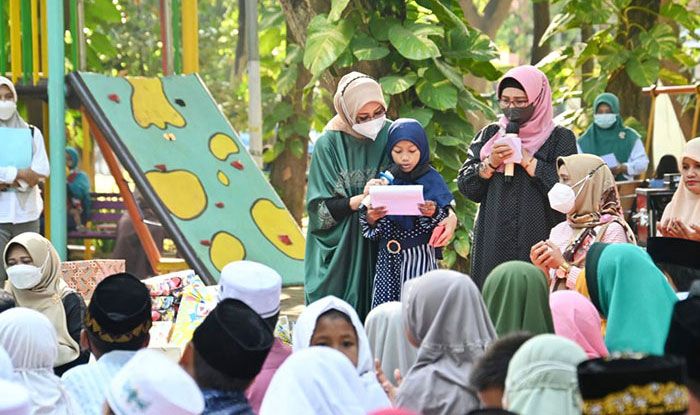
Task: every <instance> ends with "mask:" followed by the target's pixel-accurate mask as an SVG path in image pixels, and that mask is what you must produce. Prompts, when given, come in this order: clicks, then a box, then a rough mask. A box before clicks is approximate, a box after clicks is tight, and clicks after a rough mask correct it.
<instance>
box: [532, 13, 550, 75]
mask: <svg viewBox="0 0 700 415" xmlns="http://www.w3.org/2000/svg"><path fill="white" fill-rule="evenodd" d="M532 15H533V17H534V29H533V36H532V50H531V53H530V63H531V64H532V65H535V64H537V63H538V62H539V61H541V60H542V59H544V57H545V56H547V55H549V53H550V52H551V51H552V48H551V46H550V44H549V42H545V43H544V44H543V45H542V46H540V40H541V39H542V35H544V32H545V31H547V28H548V27H549V22H550V18H549V0H541V1H533V2H532Z"/></svg>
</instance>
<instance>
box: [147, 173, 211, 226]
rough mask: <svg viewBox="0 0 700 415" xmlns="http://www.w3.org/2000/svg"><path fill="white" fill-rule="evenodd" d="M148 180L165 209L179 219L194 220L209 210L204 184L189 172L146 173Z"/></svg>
mask: <svg viewBox="0 0 700 415" xmlns="http://www.w3.org/2000/svg"><path fill="white" fill-rule="evenodd" d="M146 179H148V181H149V182H150V183H151V186H153V190H155V191H156V194H158V197H159V198H160V200H161V201H163V204H164V205H165V207H167V208H168V210H169V211H170V213H172V214H173V215H175V217H177V218H178V219H182V220H190V219H194V218H196V217H197V216H199V215H201V214H202V212H204V209H206V208H207V194H206V192H205V191H204V186H202V182H200V181H199V179H198V178H197V176H195V175H194V174H192V173H190V172H189V171H187V170H173V171H166V172H161V171H157V170H153V171H149V172H147V173H146ZM183 189H187V191H183Z"/></svg>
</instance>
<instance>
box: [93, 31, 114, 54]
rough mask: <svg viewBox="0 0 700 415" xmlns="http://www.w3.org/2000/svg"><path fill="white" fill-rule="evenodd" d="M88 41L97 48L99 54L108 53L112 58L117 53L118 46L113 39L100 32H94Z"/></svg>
mask: <svg viewBox="0 0 700 415" xmlns="http://www.w3.org/2000/svg"><path fill="white" fill-rule="evenodd" d="M88 43H89V45H90V46H91V47H93V48H95V51H96V52H97V54H98V55H106V56H107V57H110V58H111V57H114V56H116V54H117V48H115V47H114V42H113V41H112V39H110V38H109V37H108V36H107V35H104V34H102V33H100V32H92V35H91V36H90V37H89V38H88Z"/></svg>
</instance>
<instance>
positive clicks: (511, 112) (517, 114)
mask: <svg viewBox="0 0 700 415" xmlns="http://www.w3.org/2000/svg"><path fill="white" fill-rule="evenodd" d="M534 112H535V106H534V105H532V104H530V105H528V106H527V107H525V108H503V115H505V116H506V118H508V121H513V122H517V123H518V124H520V125H522V124H525V123H526V122H528V121H530V118H532V114H533V113H534Z"/></svg>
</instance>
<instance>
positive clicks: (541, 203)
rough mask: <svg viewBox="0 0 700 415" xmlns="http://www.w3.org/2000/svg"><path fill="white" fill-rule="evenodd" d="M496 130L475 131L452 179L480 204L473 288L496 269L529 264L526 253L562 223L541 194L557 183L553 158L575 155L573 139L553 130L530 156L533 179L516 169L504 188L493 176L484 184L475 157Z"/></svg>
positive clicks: (493, 126)
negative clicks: (513, 263) (517, 262)
mask: <svg viewBox="0 0 700 415" xmlns="http://www.w3.org/2000/svg"><path fill="white" fill-rule="evenodd" d="M498 130H499V126H498V124H491V125H488V126H486V127H484V128H483V129H482V130H481V131H479V133H478V134H477V136H476V137H475V138H474V141H472V144H471V146H470V147H469V155H468V158H467V161H466V162H465V163H464V165H463V166H462V168H461V169H460V171H459V177H458V178H457V184H458V185H459V190H460V192H461V193H462V194H463V195H464V196H466V197H467V198H469V199H470V200H473V201H474V202H477V203H480V206H479V214H478V216H477V219H476V223H475V226H474V240H473V243H472V251H471V267H472V268H471V277H472V278H473V279H474V282H475V283H476V284H477V285H478V286H479V287H481V286H482V285H483V282H484V280H485V279H486V277H487V276H488V274H489V273H490V272H491V270H492V269H494V268H495V267H496V266H498V265H499V264H501V263H503V262H506V261H512V260H521V261H528V262H529V261H530V248H531V247H532V246H533V245H534V244H536V243H537V242H539V241H542V240H545V239H547V238H548V237H549V231H550V230H551V229H552V228H553V227H554V226H555V225H556V224H558V223H559V222H562V221H563V220H564V219H565V217H564V215H562V214H560V213H558V212H556V211H554V210H552V209H551V208H550V206H549V200H548V199H547V192H549V190H550V189H551V188H552V186H554V184H555V183H557V182H558V181H559V176H558V175H557V167H556V161H557V158H558V157H561V156H568V155H570V154H575V153H576V152H577V150H576V137H575V136H574V133H572V132H571V131H570V130H568V129H566V128H564V127H559V126H558V127H556V128H555V129H554V131H552V134H551V135H550V136H549V139H547V141H545V143H544V144H543V145H542V147H540V149H539V150H538V151H537V153H535V154H534V157H535V158H536V159H537V168H536V169H535V176H534V177H530V175H529V174H527V172H526V171H525V169H523V168H522V166H520V165H516V166H515V172H514V174H513V179H512V181H511V182H510V183H506V182H505V176H504V175H503V173H499V172H496V173H494V175H493V176H492V177H491V179H489V180H486V179H483V178H482V177H481V176H479V164H480V163H481V160H480V157H479V153H480V152H481V148H482V147H483V146H484V144H486V142H488V140H490V139H491V138H493V137H494V136H495V135H496V133H498Z"/></svg>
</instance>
